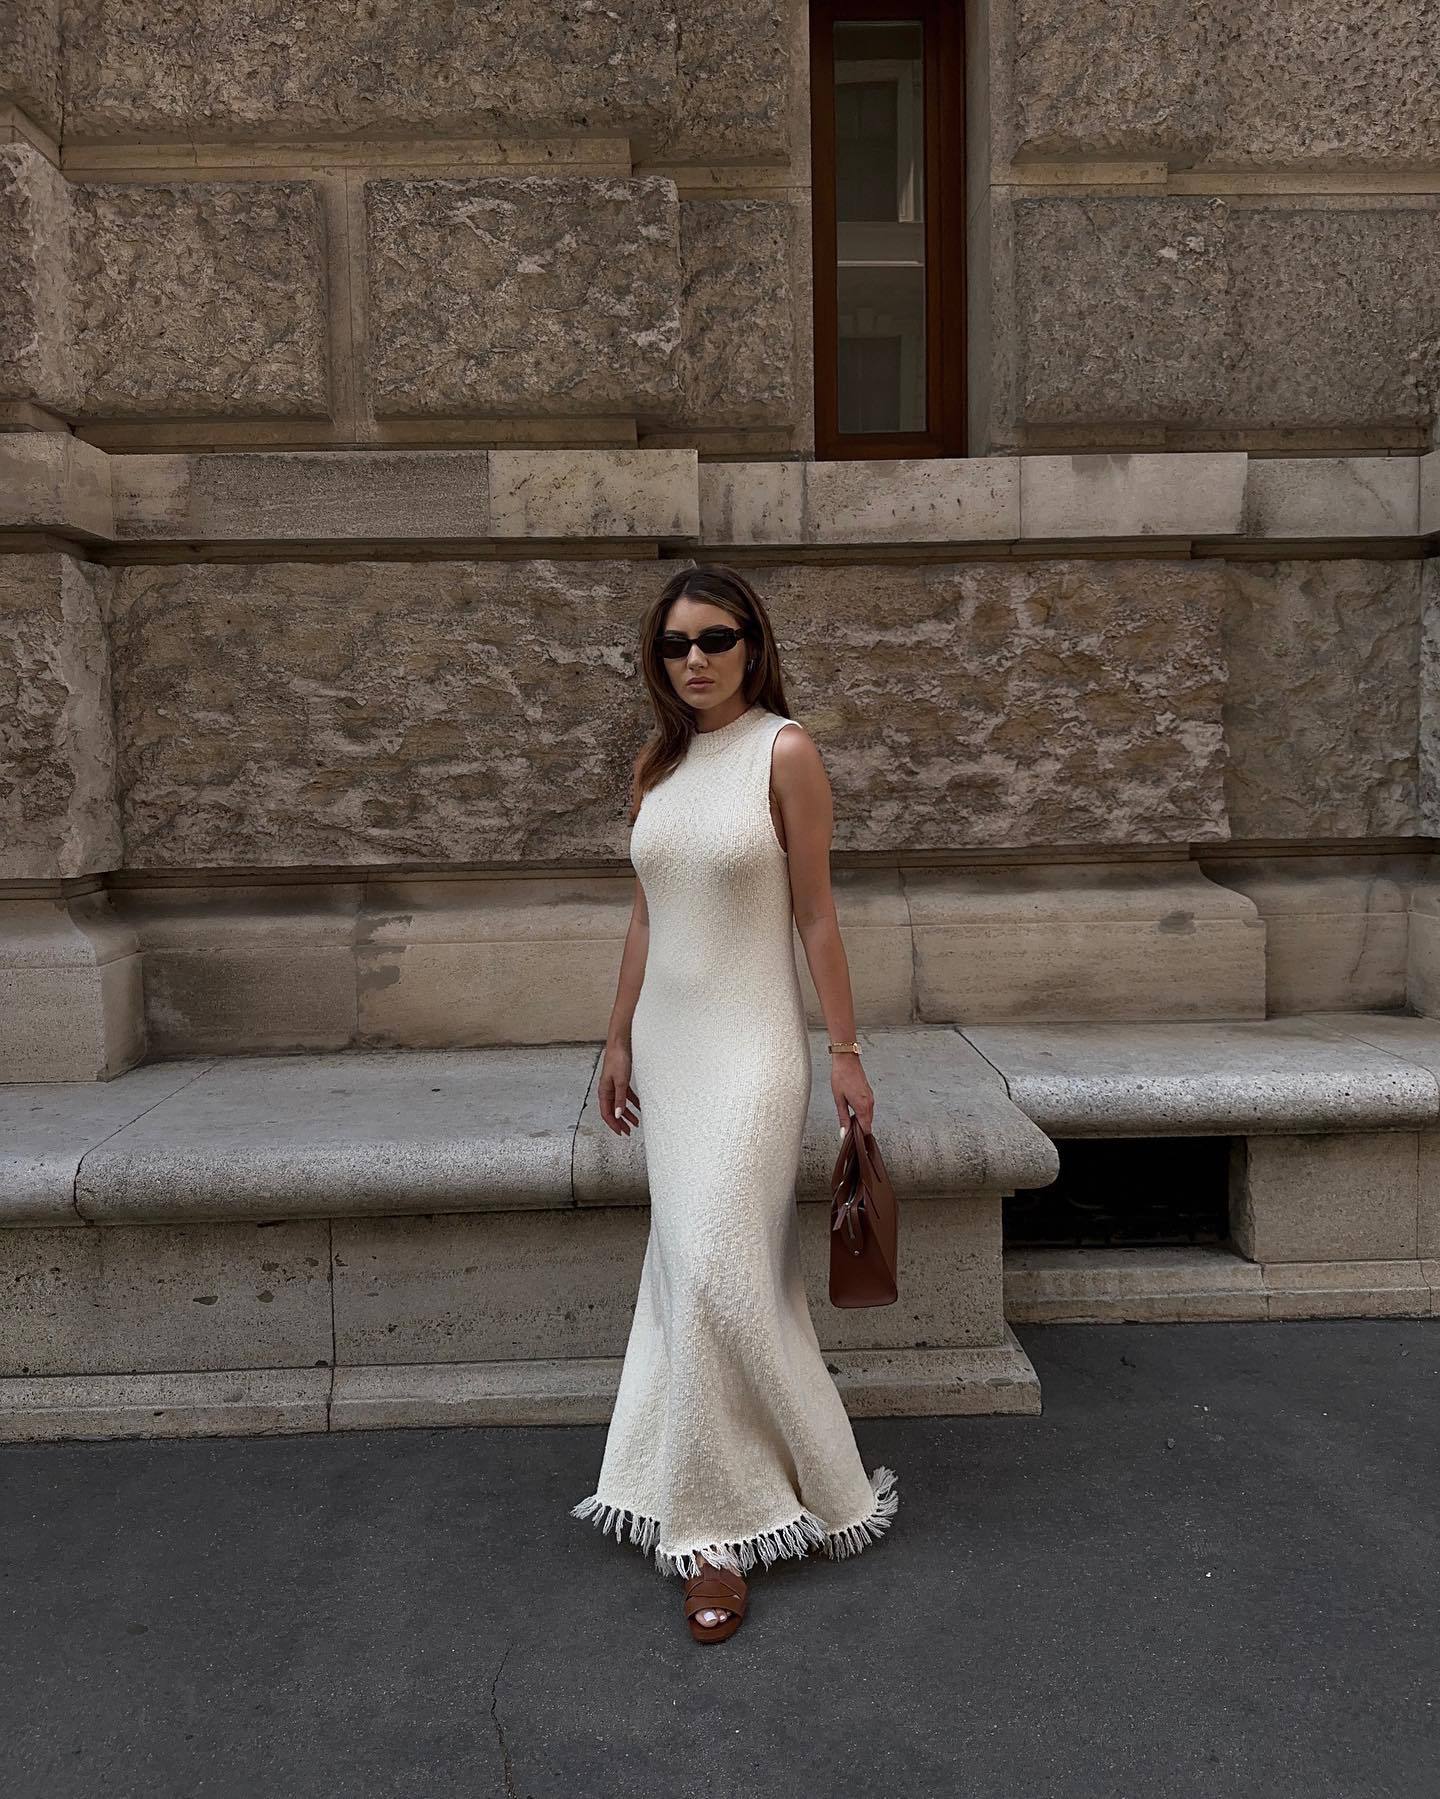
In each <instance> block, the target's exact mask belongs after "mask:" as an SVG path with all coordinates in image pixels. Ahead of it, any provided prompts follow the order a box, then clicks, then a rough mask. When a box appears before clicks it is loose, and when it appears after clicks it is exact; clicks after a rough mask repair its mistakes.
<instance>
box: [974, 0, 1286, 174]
mask: <svg viewBox="0 0 1440 1799" xmlns="http://www.w3.org/2000/svg"><path fill="white" fill-rule="evenodd" d="M1306 16H1307V19H1308V18H1309V17H1310V14H1309V13H1307V15H1306ZM990 17H991V30H992V37H993V41H994V43H995V44H996V46H997V49H998V52H999V54H1000V55H1001V56H1002V57H1005V58H1006V59H1007V61H1008V68H1007V69H1006V70H1005V71H1004V73H1003V74H1002V81H1001V88H1000V91H1001V92H1003V91H1004V88H1005V82H1006V77H1008V85H1009V87H1010V91H1011V92H1012V94H1013V111H1012V114H1011V116H1010V117H1009V118H1007V117H1006V116H1005V115H1004V114H1003V113H1002V114H1000V115H999V116H997V118H996V121H995V123H996V130H997V134H998V143H997V149H998V150H999V151H1000V154H1001V155H1002V157H1004V158H1006V159H1007V160H1008V158H1010V157H1013V156H1016V155H1023V156H1024V157H1025V158H1026V159H1027V160H1039V159H1042V158H1051V157H1056V158H1058V157H1077V156H1084V157H1087V158H1092V159H1097V160H1098V159H1100V158H1104V157H1112V158H1114V157H1127V158H1134V159H1139V158H1145V159H1153V158H1155V157H1163V158H1165V159H1167V160H1169V161H1173V162H1189V161H1192V160H1193V159H1194V158H1195V157H1196V156H1197V155H1198V154H1199V153H1201V152H1202V151H1203V150H1205V149H1206V148H1207V147H1208V146H1209V144H1210V143H1211V142H1212V141H1213V140H1214V137H1215V133H1216V131H1217V129H1218V126H1219V120H1220V114H1221V110H1222V107H1223V104H1224V96H1223V93H1222V89H1221V80H1220V76H1221V61H1220V52H1221V48H1222V45H1223V42H1224V36H1225V32H1226V29H1227V27H1228V26H1229V24H1230V21H1229V19H1228V16H1227V3H1226V0H1219V4H1216V3H1215V0H1129V3H1128V4H1127V5H1124V6H1116V5H1114V4H1113V0H990ZM1007 27H1008V29H1007Z"/></svg>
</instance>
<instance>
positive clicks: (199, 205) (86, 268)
mask: <svg viewBox="0 0 1440 1799" xmlns="http://www.w3.org/2000/svg"><path fill="white" fill-rule="evenodd" d="M75 227H76V263H75V268H76V275H75V280H76V291H77V298H78V306H79V321H78V329H79V331H80V334H81V341H82V343H83V346H84V352H85V398H84V410H85V412H86V413H87V414H89V415H90V416H92V417H96V416H98V417H136V416H140V417H158V418H176V417H180V418H184V417H191V418H194V417H230V418H236V417H241V418H243V417H255V416H257V415H258V416H260V417H270V418H322V417H324V416H325V415H326V414H327V412H328V410H329V392H328V374H327V361H328V359H327V350H326V279H325V221H324V213H323V210H322V207H321V201H320V195H319V192H318V190H317V189H316V188H315V187H314V186H313V185H312V184H310V183H308V182H304V181H263V182H261V181H255V182H242V181H202V182H156V183H106V182H97V183H94V184H91V185H86V186H81V187H77V188H76V190H75Z"/></svg>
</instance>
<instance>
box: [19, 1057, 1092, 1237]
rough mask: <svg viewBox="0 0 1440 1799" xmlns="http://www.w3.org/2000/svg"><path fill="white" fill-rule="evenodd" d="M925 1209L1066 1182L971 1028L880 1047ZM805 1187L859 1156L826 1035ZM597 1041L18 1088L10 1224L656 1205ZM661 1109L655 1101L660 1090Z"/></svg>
mask: <svg viewBox="0 0 1440 1799" xmlns="http://www.w3.org/2000/svg"><path fill="white" fill-rule="evenodd" d="M861 1041H862V1043H863V1046H864V1052H865V1066H866V1068H867V1071H868V1072H869V1075H870V1079H871V1082H872V1085H874V1086H875V1088H876V1091H877V1093H883V1104H884V1114H883V1120H877V1125H879V1126H880V1127H881V1129H882V1131H883V1135H882V1137H881V1141H882V1143H883V1146H884V1149H885V1155H886V1163H887V1166H888V1168H889V1171H890V1175H891V1178H892V1180H893V1181H894V1182H895V1184H896V1187H897V1190H899V1191H902V1192H904V1193H905V1194H907V1195H909V1196H911V1197H913V1198H917V1199H918V1198H923V1197H926V1196H933V1197H953V1196H955V1195H959V1194H965V1193H990V1194H994V1193H1008V1192H1012V1191H1013V1190H1014V1189H1015V1188H1016V1187H1031V1186H1042V1185H1044V1184H1045V1183H1046V1182H1047V1181H1049V1180H1051V1179H1053V1178H1054V1173H1055V1169H1056V1166H1057V1163H1056V1157H1055V1151H1054V1148H1053V1146H1052V1145H1051V1144H1050V1143H1049V1141H1048V1140H1047V1139H1046V1137H1045V1136H1044V1134H1043V1133H1042V1132H1041V1131H1040V1130H1038V1129H1037V1128H1036V1126H1035V1125H1034V1124H1032V1123H1031V1122H1030V1120H1029V1119H1028V1118H1026V1117H1025V1115H1024V1113H1023V1112H1021V1111H1020V1110H1019V1109H1018V1108H1017V1107H1016V1106H1015V1105H1014V1104H1013V1103H1012V1102H1011V1100H1010V1099H1009V1097H1008V1095H1007V1094H1006V1091H1005V1084H1004V1082H1003V1080H1002V1079H1001V1078H1000V1076H999V1075H997V1074H996V1073H995V1071H994V1070H993V1069H992V1068H991V1067H990V1065H989V1063H988V1062H986V1060H985V1059H984V1057H983V1056H981V1055H979V1054H978V1053H977V1052H976V1051H975V1050H974V1049H972V1048H971V1047H970V1045H969V1044H967V1043H966V1042H965V1041H964V1039H963V1038H962V1037H961V1036H959V1035H958V1034H957V1033H956V1032H955V1031H953V1030H950V1029H947V1028H944V1027H936V1028H934V1029H924V1028H920V1029H908V1028H907V1029H896V1030H888V1031H883V1030H882V1031H870V1032H865V1033H862V1036H861ZM811 1047H812V1076H811V1105H810V1114H809V1117H808V1119H807V1123H806V1130H805V1139H804V1144H803V1147H802V1154H801V1162H800V1168H799V1172H798V1177H797V1182H796V1190H797V1194H798V1197H799V1198H800V1199H801V1200H823V1199H825V1198H827V1197H828V1194H829V1179H830V1171H831V1167H832V1165H833V1163H834V1159H835V1152H836V1149H837V1147H838V1140H839V1125H838V1121H837V1119H836V1116H835V1109H834V1102H833V1100H832V1098H831V1093H830V1076H829V1057H828V1053H827V1051H826V1049H825V1036H824V1033H823V1032H814V1033H812V1037H811ZM599 1059H600V1058H599V1051H598V1048H597V1047H596V1046H594V1045H589V1044H556V1045H539V1046H536V1045H524V1046H519V1047H515V1048H505V1049H490V1048H487V1049H477V1050H468V1051H467V1050H446V1051H440V1052H428V1051H416V1050H397V1051H383V1052H376V1053H370V1054H339V1055H302V1056H236V1057H218V1058H190V1059H182V1060H177V1061H173V1062H164V1063H153V1064H148V1065H145V1066H142V1067H139V1068H135V1069H132V1070H131V1071H130V1072H129V1073H127V1074H124V1075H121V1076H119V1077H118V1078H117V1079H115V1080H113V1081H110V1082H107V1083H99V1084H97V1083H94V1082H74V1083H63V1084H55V1085H35V1086H31V1085H24V1084H19V1085H12V1086H8V1087H7V1086H0V1222H3V1223H6V1224H55V1225H60V1224H67V1223H74V1224H82V1223H86V1222H93V1223H119V1222H121V1221H126V1220H128V1221H132V1222H136V1221H161V1220H164V1221H170V1222H176V1223H178V1222H201V1221H210V1222H229V1221H234V1220H238V1219H256V1220H270V1219H289V1218H325V1217H354V1216H368V1215H376V1214H380V1215H387V1216H389V1215H396V1214H409V1213H436V1212H469V1211H485V1210H495V1211H517V1210H529V1209H532V1208H542V1207H568V1206H573V1205H585V1206H604V1205H609V1206H639V1205H644V1204H645V1203H646V1182H645V1163H644V1150H643V1143H642V1132H643V1122H644V1118H643V1104H642V1108H641V1128H640V1130H637V1131H633V1132H632V1133H631V1134H630V1135H629V1136H628V1137H617V1136H616V1135H615V1134H614V1133H613V1132H611V1131H610V1130H608V1129H607V1128H606V1127H605V1125H604V1124H603V1123H602V1121H601V1119H600V1116H599V1112H598V1106H597V1094H596V1086H597V1083H598V1079H599ZM642 1101H643V1095H642Z"/></svg>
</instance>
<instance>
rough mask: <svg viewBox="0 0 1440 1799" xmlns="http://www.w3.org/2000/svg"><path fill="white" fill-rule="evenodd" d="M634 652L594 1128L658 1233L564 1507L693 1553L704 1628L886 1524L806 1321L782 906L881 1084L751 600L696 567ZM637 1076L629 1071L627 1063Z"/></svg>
mask: <svg viewBox="0 0 1440 1799" xmlns="http://www.w3.org/2000/svg"><path fill="white" fill-rule="evenodd" d="M641 667H642V670H643V672H644V676H645V684H646V686H647V688H648V689H649V693H650V700H651V703H652V705H653V707H654V709H655V715H656V720H657V724H658V730H657V733H656V735H655V736H654V737H653V738H652V739H651V740H650V742H649V743H648V744H647V745H646V746H645V748H644V749H643V750H642V751H641V753H640V755H639V756H638V757H637V758H636V762H635V770H634V780H633V784H632V790H631V804H630V815H629V817H630V824H631V827H632V829H631V836H630V859H631V862H632V863H633V865H634V868H635V872H636V875H637V877H638V878H637V881H636V888H635V906H634V911H633V913H632V915H631V919H630V928H629V932H628V934H627V936H626V939H625V949H624V954H623V956H622V958H621V964H620V976H619V986H618V992H617V994H616V998H615V1006H614V1010H613V1012H612V1015H611V1019H610V1029H609V1033H608V1035H607V1037H606V1042H605V1053H604V1059H603V1063H602V1066H601V1073H600V1086H599V1100H600V1106H601V1113H602V1116H603V1117H604V1119H605V1122H606V1124H607V1125H608V1126H609V1128H610V1129H611V1130H612V1131H614V1132H616V1133H617V1134H618V1135H628V1134H629V1132H630V1130H631V1128H632V1127H633V1126H634V1125H635V1124H636V1123H637V1122H641V1121H642V1119H641V1112H642V1108H643V1123H644V1127H645V1128H644V1135H643V1141H644V1146H645V1164H646V1171H647V1174H648V1176H649V1186H650V1208H651V1211H650V1236H649V1241H648V1243H647V1245H646V1250H645V1259H644V1264H643V1267H642V1270H641V1275H640V1291H639V1297H638V1299H637V1301H636V1305H635V1316H634V1320H633V1323H632V1325H631V1329H630V1337H629V1343H628V1345H627V1348H626V1352H625V1362H624V1367H623V1369H622V1370H621V1375H620V1386H619V1391H618V1393H617V1395H616V1400H615V1409H614V1412H613V1414H612V1417H611V1421H610V1428H609V1433H608V1435H607V1437H606V1442H605V1453H604V1458H603V1461H602V1464H601V1468H600V1478H599V1481H598V1483H597V1486H596V1490H595V1492H593V1493H592V1494H591V1495H590V1496H589V1497H588V1498H587V1499H583V1500H581V1502H580V1504H579V1505H577V1506H575V1507H574V1508H573V1512H574V1516H576V1517H578V1518H593V1519H594V1520H595V1521H596V1522H597V1523H598V1524H599V1525H600V1528H601V1529H602V1530H607V1531H608V1530H611V1529H613V1530H614V1533H615V1537H616V1540H617V1541H618V1540H619V1539H620V1537H621V1535H622V1533H623V1532H624V1530H625V1529H626V1526H627V1525H628V1528H629V1536H630V1540H631V1542H633V1543H638V1544H639V1545H640V1546H641V1548H642V1549H644V1550H646V1551H648V1550H650V1549H652V1548H653V1549H654V1551H655V1560H656V1564H657V1566H658V1567H659V1569H660V1571H661V1572H662V1573H679V1574H682V1575H684V1576H686V1577H687V1578H686V1586H685V1616H686V1618H687V1619H688V1620H689V1624H690V1631H691V1634H692V1636H694V1637H695V1639H696V1640H697V1641H698V1642H702V1643H706V1642H723V1641H724V1640H725V1639H726V1638H727V1637H729V1636H731V1635H733V1633H734V1632H735V1631H736V1630H738V1629H739V1626H740V1621H741V1619H742V1618H743V1617H744V1615H745V1605H746V1598H747V1588H746V1583H745V1580H744V1578H743V1575H744V1572H745V1571H746V1570H748V1569H750V1568H753V1567H754V1565H755V1563H756V1561H757V1560H759V1561H760V1562H762V1563H764V1564H765V1565H766V1566H767V1567H768V1566H769V1564H770V1563H771V1562H773V1561H775V1560H776V1559H777V1558H779V1557H781V1556H802V1555H806V1554H808V1553H809V1552H810V1551H811V1550H812V1549H820V1550H822V1551H824V1552H825V1553H826V1554H828V1555H831V1556H842V1555H849V1554H852V1553H853V1552H855V1551H857V1550H859V1549H862V1548H864V1547H865V1545H866V1544H867V1543H869V1542H871V1541H872V1540H875V1539H877V1538H878V1537H879V1536H880V1535H881V1534H882V1532H883V1531H884V1530H885V1529H886V1528H887V1527H888V1525H889V1522H890V1519H891V1517H892V1516H893V1515H894V1512H895V1509H896V1505H897V1503H898V1499H899V1493H898V1489H897V1483H896V1479H895V1476H894V1474H893V1473H892V1472H891V1471H890V1470H889V1469H888V1468H877V1469H876V1470H875V1472H874V1474H873V1475H870V1476H867V1475H866V1473H865V1469H864V1464H863V1463H862V1462H861V1459H860V1452H859V1450H858V1448H857V1447H856V1444H855V1437H854V1433H853V1431H852V1430H851V1427H850V1420H849V1418H848V1417H847V1415H846V1412H845V1407H844V1404H843V1402H842V1401H841V1398H840V1395H839V1393H838V1392H837V1391H836V1388H835V1383H834V1381H833V1380H832V1379H831V1378H830V1373H829V1370H828V1369H827V1368H826V1366H825V1359H824V1356H823V1354H822V1353H821V1350H820V1345H819V1343H818V1341H817V1339H816V1336H815V1327H814V1324H813V1323H812V1321H811V1317H810V1310H809V1305H808V1302H807V1300H806V1295H805V1286H804V1280H803V1276H802V1273H801V1265H800V1237H799V1219H798V1214H797V1212H796V1209H795V1174H796V1168H797V1166H798V1163H799V1158H800V1144H801V1136H802V1133H803V1128H804V1123H805V1113H806V1109H807V1106H808V1104H809V1098H810V1049H809V1041H808V1037H807V1034H806V1020H805V1004H804V996H803V993H802V991H801V987H800V978H799V975H798V974H797V972H796V968H795V956H794V950H793V936H792V930H793V929H794V928H795V927H796V926H798V929H799V933H800V938H801V941H802V942H803V943H804V945H805V954H806V958H807V960H808V962H809V965H810V972H811V975H812V977H813V979H814V982H815V990H816V992H817V993H818V994H819V996H820V1003H821V1005H822V1007H823V1008H824V1012H825V1019H826V1023H827V1025H828V1026H829V1035H830V1051H831V1058H830V1090H831V1093H832V1095H833V1097H834V1100H835V1110H836V1114H837V1116H838V1118H839V1120H840V1124H841V1130H842V1132H843V1130H844V1127H845V1124H846V1123H847V1122H848V1116H849V1109H851V1108H853V1110H854V1112H855V1114H856V1116H857V1117H858V1118H859V1119H860V1122H861V1123H862V1124H863V1125H864V1126H865V1128H866V1129H867V1130H869V1129H870V1128H871V1127H872V1122H873V1115H874V1095H873V1094H872V1093H871V1091H870V1084H869V1082H868V1081H867V1080H866V1078H865V1074H864V1071H863V1069H862V1068H861V1066H860V1055H859V1046H858V1044H857V1043H856V1042H855V1041H854V1037H855V1013H854V1003H853V1000H852V997H851V992H850V973H849V967H848V964H847V962H846V959H845V950H844V946H843V944H842V943H841V940H840V931H839V926H838V924H837V922H836V918H835V905H834V900H833V898H832V896H831V891H830V865H829V864H830V833H831V816H832V815H831V798H830V785H829V782H828V780H827V779H826V775H825V769H824V766H823V764H822V762H821V760H820V754H819V752H818V750H817V749H816V747H815V745H814V743H813V742H812V740H811V739H810V737H809V735H808V734H807V733H806V731H805V729H804V727H803V726H801V725H799V724H797V723H796V722H795V721H794V720H793V719H791V718H790V717H789V716H788V708H787V705H786V700H785V689H784V684H783V681H782V679H781V673H780V659H779V654H778V651H777V649H776V645H775V638H774V634H773V633H772V631H771V628H770V620H769V617H768V615H767V613H766V610H765V606H764V604H763V602H762V601H761V599H760V598H759V596H758V595H757V594H756V593H755V591H754V589H753V588H752V587H751V586H750V584H749V582H747V581H746V580H745V579H744V577H743V576H741V575H740V574H738V573H736V571H735V570H733V569H730V568H725V567H723V566H720V565H708V566H700V567H692V568H688V569H686V570H684V571H683V572H681V573H680V574H677V575H675V576H674V577H673V578H672V579H671V580H670V581H669V582H668V583H667V584H666V586H665V588H664V590H663V592H662V593H661V594H660V596H659V598H658V599H657V600H656V602H655V604H654V605H653V606H652V607H651V608H650V611H649V613H648V614H647V616H646V618H645V621H644V624H643V626H642V633H641ZM632 1081H633V1083H634V1084H633V1085H632Z"/></svg>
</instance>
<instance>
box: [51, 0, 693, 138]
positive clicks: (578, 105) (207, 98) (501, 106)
mask: <svg viewBox="0 0 1440 1799" xmlns="http://www.w3.org/2000/svg"><path fill="white" fill-rule="evenodd" d="M68 12H69V19H70V23H69V26H68V29H67V45H66V49H67V53H68V92H67V114H66V132H67V137H68V136H70V135H72V134H73V135H76V136H78V137H81V138H90V139H93V138H105V137H115V136H122V137H125V136H146V137H148V136H167V135H172V134H176V133H179V134H183V135H184V136H185V137H187V138H188V137H192V136H193V137H194V138H196V139H199V140H202V141H203V140H205V139H214V138H233V137H241V138H246V137H250V138H254V137H266V136H277V135H278V136H294V135H296V134H297V133H304V134H310V135H315V134H325V135H337V136H350V135H353V134H357V133H359V134H363V133H369V132H373V133H380V132H386V131H389V132H393V131H395V130H399V129H406V128H410V129H413V130H416V131H423V132H426V133H433V132H448V133H452V134H461V133H469V134H474V133H486V132H506V133H511V134H515V133H524V132H530V133H533V132H535V131H545V130H554V131H566V132H585V131H609V132H614V131H624V130H626V129H627V128H628V127H631V126H636V125H656V124H658V123H659V121H661V120H662V119H663V118H664V117H665V116H666V115H667V114H668V111H669V108H670V105H671V100H672V94H673V90H674V86H675V38H676V29H675V19H674V15H673V13H672V12H671V11H670V10H669V9H667V8H664V7H661V6H659V5H652V4H649V3H648V0H647V3H646V4H642V5H631V6H608V5H607V6H597V5H594V4H592V3H591V0H558V3H556V0H552V3H551V4H547V5H545V6H532V5H527V4H526V0H478V3H477V4H470V5H463V6H455V5H446V6H424V7H413V6H403V5H400V4H397V3H396V0H378V3H377V4H374V5H366V6H353V7H348V6H347V7H338V8H327V9H326V10H325V11H324V13H323V15H316V14H315V13H314V12H313V11H311V10H310V9H309V8H306V7H303V6H294V5H289V4H283V3H282V4H276V3H275V0H191V3H190V4H184V5H181V4H176V3H174V0H167V3H166V4H163V5H157V4H156V3H155V0H73V3H70V4H69V5H68Z"/></svg>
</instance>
